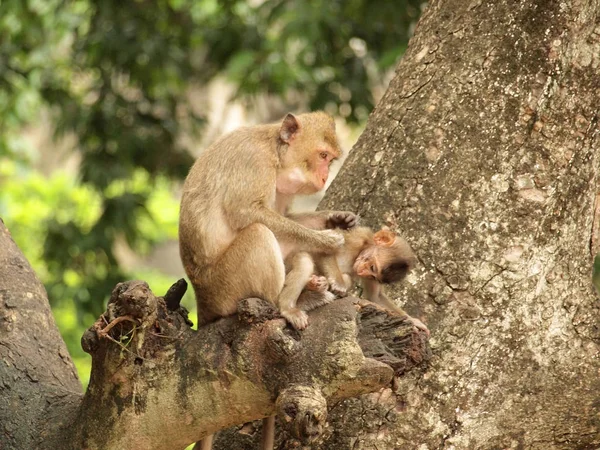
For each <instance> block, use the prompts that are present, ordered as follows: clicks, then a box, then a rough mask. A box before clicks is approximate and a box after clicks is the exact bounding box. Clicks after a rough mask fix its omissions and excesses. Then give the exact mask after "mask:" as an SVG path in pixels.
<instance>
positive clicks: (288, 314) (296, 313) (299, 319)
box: [281, 308, 308, 330]
mask: <svg viewBox="0 0 600 450" xmlns="http://www.w3.org/2000/svg"><path fill="white" fill-rule="evenodd" d="M281 315H282V316H283V317H284V318H285V320H287V321H288V322H289V323H290V324H291V325H292V326H293V327H294V328H295V329H296V330H304V329H305V328H306V327H307V326H308V315H307V314H306V313H305V312H304V311H301V310H300V309H298V308H291V309H288V310H286V311H281Z"/></svg>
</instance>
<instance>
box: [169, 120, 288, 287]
mask: <svg viewBox="0 0 600 450" xmlns="http://www.w3.org/2000/svg"><path fill="white" fill-rule="evenodd" d="M272 129H273V126H272V125H260V126H255V127H245V128H240V129H238V130H235V131H233V132H231V133H229V134H227V135H225V136H223V137H221V138H220V139H218V140H217V141H215V142H214V143H213V144H211V145H210V146H209V147H208V148H207V149H206V150H205V151H204V152H203V153H202V154H201V155H200V156H199V157H198V159H197V160H196V162H195V163H194V165H193V166H192V168H191V169H190V172H189V174H188V176H187V178H186V180H185V182H184V185H183V193H182V198H181V210H180V216H179V248H180V254H181V259H182V262H183V265H184V268H185V270H186V272H187V274H188V276H189V277H190V279H191V278H192V276H194V278H196V275H195V274H196V273H197V272H198V271H199V270H202V269H203V268H205V267H206V266H210V265H211V264H212V263H214V262H215V261H216V260H217V259H218V256H219V254H220V253H221V252H223V251H224V250H225V249H226V248H227V247H228V246H229V245H230V244H231V242H232V241H233V239H234V238H235V236H236V234H237V232H238V231H239V230H240V229H241V228H243V227H245V226H247V225H249V224H248V223H238V222H236V218H237V217H239V214H235V213H236V212H238V210H239V209H240V208H245V207H248V206H250V205H252V204H253V203H256V202H260V201H266V202H269V201H273V200H274V195H275V192H274V191H273V199H266V198H261V197H264V194H262V192H264V189H265V188H264V185H265V183H267V184H268V183H270V185H271V186H274V185H275V181H274V180H275V176H276V167H277V161H278V158H277V152H276V151H273V143H272V139H274V138H275V136H276V131H277V130H275V134H274V133H273V130H272ZM271 137H272V139H271ZM192 282H193V281H192Z"/></svg>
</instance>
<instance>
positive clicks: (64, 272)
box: [0, 0, 424, 385]
mask: <svg viewBox="0 0 600 450" xmlns="http://www.w3.org/2000/svg"><path fill="white" fill-rule="evenodd" d="M423 7H424V4H423V3H422V1H421V0H394V1H390V0H294V1H284V0H250V1H237V0H224V1H217V0H195V1H192V0H130V1H121V0H118V1H117V0H102V1H92V0H73V1H69V0H0V218H2V219H3V220H4V222H5V224H6V225H7V227H8V228H9V230H10V231H11V233H12V236H13V238H14V239H15V241H16V242H17V244H18V245H19V247H20V248H21V250H22V251H23V252H24V254H25V256H26V257H27V258H28V260H29V261H30V263H31V264H32V266H33V268H34V270H35V271H36V273H37V274H38V276H39V277H40V278H41V280H42V281H43V283H44V284H45V286H46V289H47V291H48V297H49V299H50V302H51V305H52V308H53V311H54V315H55V318H56V321H57V323H58V325H59V328H60V330H61V333H62V334H63V337H64V338H65V341H66V342H67V345H68V347H69V350H70V352H71V355H72V356H73V359H74V361H75V363H76V365H77V368H78V371H79V374H80V377H81V380H82V383H83V384H84V385H86V384H87V380H88V377H89V372H90V363H91V360H90V359H89V358H88V355H87V354H85V353H84V352H83V351H82V350H81V347H80V343H79V342H80V338H81V335H82V333H83V331H84V330H85V329H86V328H87V327H89V326H90V325H91V324H92V323H93V322H94V321H95V320H96V318H97V317H98V316H99V315H100V314H101V313H102V312H103V311H104V309H105V305H106V300H107V298H108V297H109V296H110V292H111V291H112V289H113V287H114V286H115V285H116V284H117V283H118V282H120V281H124V280H128V279H143V280H146V281H147V282H148V284H149V285H150V287H151V289H152V290H153V291H154V293H155V294H156V295H164V293H165V292H166V290H167V289H168V287H169V286H170V285H171V284H172V283H173V282H175V281H176V280H177V279H178V278H181V277H183V276H184V272H183V269H182V267H181V264H180V262H179V255H178V246H177V221H178V212H179V190H180V187H181V183H182V181H183V179H184V178H185V176H186V174H187V171H188V169H189V167H190V166H191V164H192V163H193V160H194V158H195V157H196V156H197V155H198V154H199V153H200V152H201V151H202V149H203V148H205V147H206V145H207V144H208V143H210V142H211V141H213V140H214V139H215V138H216V137H218V136H219V135H220V134H222V133H225V132H228V131H231V130H233V129H235V128H237V127H239V126H241V125H246V124H254V123H262V122H270V121H276V120H279V119H281V118H282V117H283V115H284V114H285V113H286V112H289V111H291V112H303V111H308V110H316V109H322V110H325V111H327V112H329V113H330V114H332V115H333V116H334V117H335V118H336V121H337V124H338V132H339V135H340V138H341V141H342V145H343V147H344V149H345V150H346V151H349V150H350V148H351V146H352V144H353V143H354V141H355V140H356V138H357V137H358V135H359V134H360V132H361V130H362V128H363V127H364V125H365V122H366V119H367V117H368V115H369V113H370V112H371V110H372V109H373V107H374V105H375V104H376V102H377V101H378V100H379V98H380V97H381V95H383V93H384V92H385V89H386V87H387V84H388V82H389V80H390V79H391V76H392V75H393V69H394V67H395V65H396V63H397V61H398V59H399V58H400V57H401V55H402V53H403V51H404V49H405V47H406V44H407V42H408V38H409V37H410V35H411V33H412V29H413V27H414V25H415V24H416V21H417V19H418V17H419V14H420V13H421V11H422V8H423ZM317 201H318V198H317V199H309V200H307V201H305V202H303V203H301V204H299V205H297V208H299V209H300V208H302V209H307V208H314V206H316V203H317ZM4 288H7V287H3V286H0V289H4ZM183 304H184V305H185V306H186V307H187V308H188V309H189V310H190V311H191V314H190V318H191V319H192V320H193V321H195V306H194V300H193V296H192V294H191V292H188V293H187V294H186V297H185V299H184V301H183Z"/></svg>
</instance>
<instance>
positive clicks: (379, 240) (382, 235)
mask: <svg viewBox="0 0 600 450" xmlns="http://www.w3.org/2000/svg"><path fill="white" fill-rule="evenodd" d="M373 240H374V241H375V244H377V245H379V246H381V247H391V246H392V245H394V242H396V233H394V232H393V231H390V230H389V229H388V228H382V229H381V230H379V231H378V232H377V233H375V234H374V235H373Z"/></svg>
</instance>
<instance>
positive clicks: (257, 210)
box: [179, 112, 343, 324]
mask: <svg viewBox="0 0 600 450" xmlns="http://www.w3.org/2000/svg"><path fill="white" fill-rule="evenodd" d="M320 151H324V152H327V155H328V156H327V159H326V160H325V161H324V162H323V160H322V159H320V156H319V154H320V153H319V152H320ZM339 155H340V149H339V147H338V144H337V138H336V135H335V126H334V123H333V120H332V119H331V118H330V117H329V116H327V115H326V114H325V113H322V112H317V113H309V114H302V115H299V116H296V117H294V116H292V115H288V116H286V118H285V119H284V121H283V123H280V124H270V125H259V126H254V127H246V128H241V129H239V130H236V131H234V132H233V133H230V134H228V135H226V136H224V137H222V138H221V139H219V140H218V141H216V142H215V143H214V144H212V145H211V146H210V147H209V148H207V149H206V150H205V151H204V152H203V153H202V154H201V155H200V157H199V158H198V159H197V160H196V162H195V164H194V166H193V167H192V169H191V170H190V173H189V175H188V177H187V179H186V181H185V184H184V187H183V195H182V199H181V212H180V222H179V245H180V254H181V259H182V262H183V266H184V268H185V270H186V273H187V275H188V277H189V279H190V281H191V283H192V286H193V287H194V291H195V293H196V302H197V305H198V321H199V324H203V323H207V322H210V321H212V320H215V319H216V318H218V317H222V316H226V315H229V314H232V313H234V312H235V311H236V308H237V303H238V302H239V300H242V299H244V298H248V297H260V298H263V299H265V300H268V301H270V302H272V303H273V304H275V305H278V306H279V301H278V299H279V294H280V293H281V291H282V289H283V287H284V282H285V276H286V273H285V266H284V264H283V260H284V258H285V256H286V253H291V252H298V251H310V252H325V253H328V252H332V251H334V250H336V249H337V248H338V247H339V246H340V245H341V244H342V243H343V239H342V237H341V235H339V233H337V232H333V231H331V230H311V229H309V228H307V227H305V226H302V225H300V224H298V223H296V222H294V221H292V220H289V219H287V218H286V217H284V215H283V214H284V213H285V212H286V209H287V207H288V205H289V203H290V202H291V200H292V199H293V197H294V196H295V195H296V194H311V193H314V192H317V191H318V190H320V189H322V188H323V187H324V184H325V181H326V179H327V175H328V166H329V163H330V162H331V160H333V159H335V158H337V157H338V156H339ZM294 303H295V299H294ZM285 307H287V308H292V309H293V305H290V302H287V303H286V305H285ZM282 312H285V311H282Z"/></svg>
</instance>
